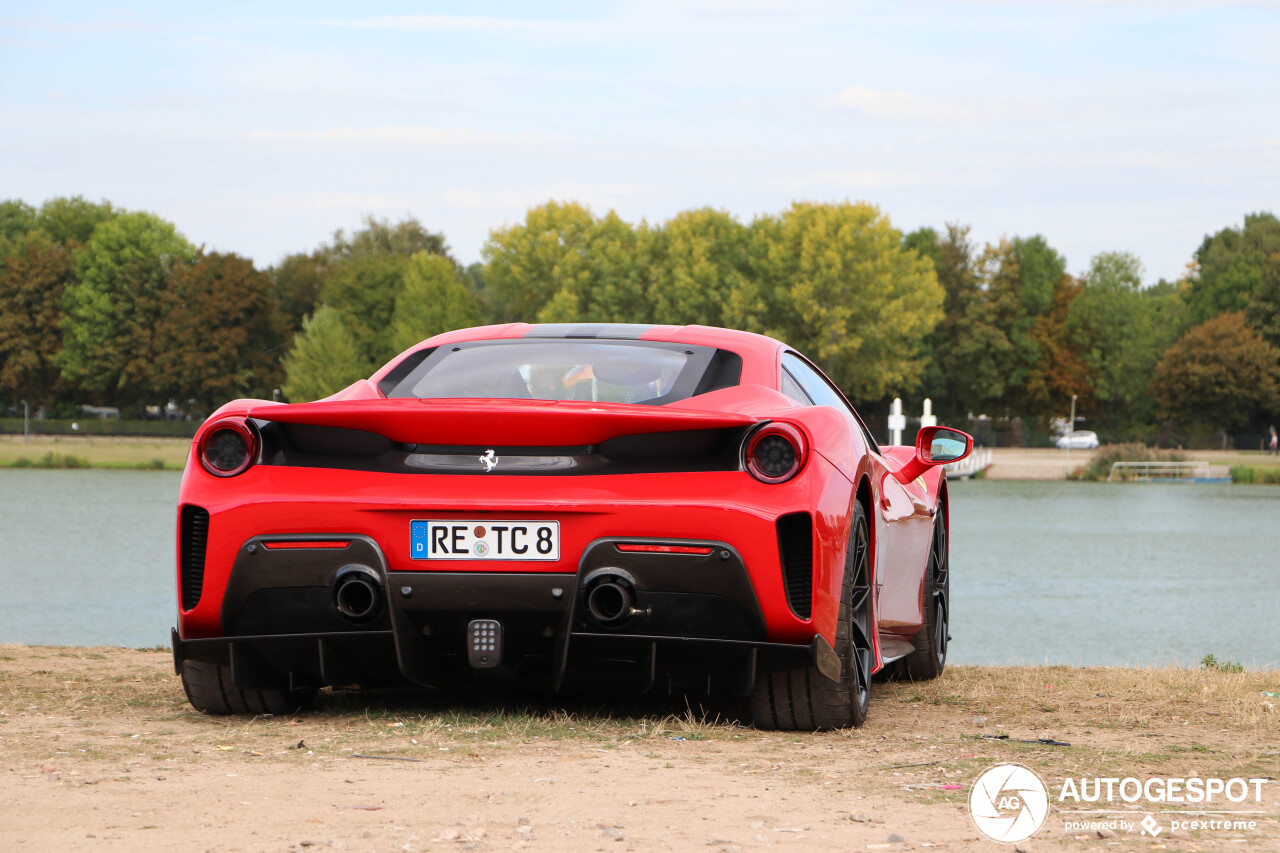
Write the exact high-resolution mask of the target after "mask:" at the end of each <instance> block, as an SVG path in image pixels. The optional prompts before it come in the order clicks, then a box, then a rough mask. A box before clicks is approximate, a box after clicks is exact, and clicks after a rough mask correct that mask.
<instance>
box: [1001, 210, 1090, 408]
mask: <svg viewBox="0 0 1280 853" xmlns="http://www.w3.org/2000/svg"><path fill="white" fill-rule="evenodd" d="M979 268H980V270H981V278H982V282H983V297H982V298H983V302H984V305H983V310H982V311H981V312H980V313H981V319H982V321H983V322H984V323H989V324H990V325H992V326H994V327H995V329H997V330H998V331H999V332H1000V335H1002V336H1003V338H1004V340H1003V341H1000V340H999V339H998V336H994V335H993V336H992V338H993V341H992V342H993V343H995V344H997V346H996V348H995V350H993V355H995V356H996V357H995V358H994V359H993V363H992V364H991V375H996V376H1001V377H1003V380H1002V382H1000V383H999V384H1000V385H1002V386H1003V387H1002V393H1001V394H1000V395H999V396H998V397H996V398H988V399H987V400H984V401H981V404H982V405H983V406H984V407H992V406H994V407H996V410H997V411H999V410H1000V409H1004V410H1005V411H1007V412H1009V413H1011V414H1015V415H1020V414H1047V413H1048V412H1049V411H1052V410H1054V409H1055V408H1056V405H1055V401H1054V400H1053V399H1052V397H1053V393H1052V383H1051V381H1050V380H1049V371H1050V370H1051V369H1052V365H1054V364H1060V365H1064V366H1065V363H1064V362H1063V359H1062V358H1061V354H1060V353H1054V352H1046V351H1045V350H1044V347H1045V343H1046V341H1047V340H1048V339H1050V338H1053V337H1054V335H1053V333H1051V332H1049V331H1048V330H1047V329H1046V328H1045V326H1046V323H1052V321H1051V320H1046V319H1044V318H1046V317H1048V316H1049V315H1050V314H1051V312H1052V311H1053V310H1054V306H1055V305H1059V306H1061V304H1062V301H1063V299H1064V297H1066V296H1068V295H1069V293H1070V289H1071V287H1072V286H1073V281H1071V280H1070V277H1069V276H1067V273H1066V261H1065V260H1064V259H1063V257H1062V256H1061V255H1059V254H1058V253H1057V252H1056V251H1055V250H1054V249H1053V248H1052V247H1051V246H1049V244H1048V241H1047V240H1045V238H1044V237H1042V236H1040V235H1038V234H1037V235H1035V236H1033V237H1015V238H1014V239H1012V240H1001V241H1000V243H998V244H996V245H988V246H987V247H986V248H985V249H984V250H983V252H982V255H981V258H980V261H979ZM1064 277H1065V278H1064ZM1001 413H1002V414H1003V412H1001Z"/></svg>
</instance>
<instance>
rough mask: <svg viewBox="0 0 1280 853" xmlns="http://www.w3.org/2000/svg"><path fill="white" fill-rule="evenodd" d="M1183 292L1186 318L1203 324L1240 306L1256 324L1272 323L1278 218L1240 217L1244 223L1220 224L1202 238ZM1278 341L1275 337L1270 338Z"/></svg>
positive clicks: (1278, 265) (1279, 264) (1279, 267)
mask: <svg viewBox="0 0 1280 853" xmlns="http://www.w3.org/2000/svg"><path fill="white" fill-rule="evenodd" d="M1195 257H1196V267H1195V270H1194V271H1193V273H1192V275H1191V287H1190V291H1189V293H1188V294H1187V305H1188V307H1189V308H1190V319H1191V322H1193V323H1203V322H1204V321H1206V320H1208V319H1209V318H1210V317H1214V316H1216V315H1218V314H1220V313H1222V312H1223V311H1244V312H1245V314H1246V318H1247V319H1249V321H1250V322H1252V323H1254V324H1255V328H1259V329H1262V328H1263V327H1264V326H1265V327H1267V328H1268V329H1270V328H1271V326H1272V323H1271V322H1270V321H1271V319H1272V318H1274V317H1275V315H1276V313H1277V312H1280V302H1277V301H1276V299H1275V297H1276V296H1277V295H1280V294H1275V292H1274V289H1275V287H1274V285H1273V286H1271V287H1264V282H1266V281H1275V280H1276V279H1277V277H1280V219H1277V218H1276V217H1275V216H1274V215H1272V214H1270V213H1254V214H1250V215H1248V216H1246V217H1245V218H1244V227H1243V228H1240V229H1237V228H1224V229H1222V230H1221V231H1219V232H1218V233H1217V234H1214V235H1212V236H1208V237H1205V238H1204V242H1203V243H1201V244H1200V248H1199V249H1197V250H1196V255H1195ZM1271 342H1272V343H1273V344H1280V336H1277V337H1273V338H1271Z"/></svg>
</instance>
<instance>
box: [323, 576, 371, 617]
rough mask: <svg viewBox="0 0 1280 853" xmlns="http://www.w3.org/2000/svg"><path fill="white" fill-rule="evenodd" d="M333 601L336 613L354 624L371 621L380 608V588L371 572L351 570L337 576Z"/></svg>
mask: <svg viewBox="0 0 1280 853" xmlns="http://www.w3.org/2000/svg"><path fill="white" fill-rule="evenodd" d="M334 600H335V602H336V604H337V606H338V612H339V613H341V614H342V615H343V616H345V617H347V618H348V619H351V620H353V621H356V622H363V621H366V620H368V619H372V618H373V617H374V616H376V615H377V613H378V611H379V609H381V607H382V588H381V587H380V585H379V584H378V580H377V578H376V577H374V576H373V574H372V573H371V572H368V571H365V570H363V569H353V570H351V571H348V572H344V573H342V574H340V575H338V580H337V590H336V592H335V593H334Z"/></svg>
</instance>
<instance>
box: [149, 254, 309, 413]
mask: <svg viewBox="0 0 1280 853" xmlns="http://www.w3.org/2000/svg"><path fill="white" fill-rule="evenodd" d="M160 307H161V312H160V321H159V322H158V323H157V325H156V330H155V348H156V351H157V352H159V353H161V354H162V357H161V358H160V359H159V360H158V362H157V363H156V370H155V377H154V382H155V384H156V385H157V386H158V387H160V388H162V389H163V391H164V392H165V394H166V395H167V396H169V397H172V398H176V399H179V400H184V401H185V400H195V401H196V402H197V403H199V404H201V406H202V407H203V409H204V410H205V411H211V410H213V409H214V408H216V407H217V406H219V405H221V404H222V403H225V402H226V401H227V400H230V399H234V398H238V397H260V398H265V399H270V398H271V390H272V389H273V388H275V387H276V385H277V384H278V383H279V382H280V380H281V378H282V377H283V371H282V369H281V367H280V356H281V354H282V351H283V350H284V346H285V340H286V335H287V334H288V332H287V325H286V321H285V318H284V317H283V316H282V315H281V314H280V311H279V309H278V307H277V304H276V300H275V297H274V295H273V294H272V283H271V278H270V276H268V275H267V274H266V273H262V272H258V271H257V270H256V269H254V267H253V262H252V261H250V260H248V259H247V258H242V257H240V256H238V255H232V254H218V253H214V254H208V255H202V256H200V257H199V258H197V259H196V262H195V263H194V264H191V265H190V266H184V267H179V268H178V269H176V270H175V271H174V272H173V274H172V275H171V276H170V280H169V286H168V288H167V289H166V290H165V291H164V293H163V294H162V295H161V299H160Z"/></svg>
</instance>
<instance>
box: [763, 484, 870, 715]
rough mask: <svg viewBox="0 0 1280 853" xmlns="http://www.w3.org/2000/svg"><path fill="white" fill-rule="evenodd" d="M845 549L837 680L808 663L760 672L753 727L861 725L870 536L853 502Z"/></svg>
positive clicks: (866, 682)
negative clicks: (799, 667) (801, 665)
mask: <svg viewBox="0 0 1280 853" xmlns="http://www.w3.org/2000/svg"><path fill="white" fill-rule="evenodd" d="M854 507H855V509H854V513H853V522H852V524H850V526H849V527H850V529H849V544H848V548H847V549H846V555H845V567H844V583H843V586H842V589H841V592H840V620H839V623H838V624H837V626H836V643H835V646H836V649H835V650H836V655H837V656H838V657H839V658H840V672H841V676H840V681H839V683H835V682H833V681H831V680H830V679H829V678H827V677H826V676H825V675H823V674H822V673H821V672H819V671H818V668H817V667H816V666H814V665H813V664H810V665H809V666H807V667H804V668H802V669H785V670H777V671H774V672H767V673H762V674H761V675H759V676H758V677H757V678H756V684H755V687H754V689H753V690H752V693H751V717H752V720H753V721H754V722H755V725H756V727H757V728H761V729H783V730H787V731H814V730H819V729H822V730H825V729H843V728H848V727H850V726H854V727H857V726H861V725H862V724H863V722H865V721H866V719H867V708H868V707H869V705H870V703H871V669H872V667H874V666H875V657H874V654H873V652H872V649H871V631H872V630H874V626H875V618H874V616H875V614H874V612H873V605H872V599H871V537H870V535H869V533H868V530H867V513H866V510H865V509H864V508H863V506H862V504H861V503H857V504H855V505H854Z"/></svg>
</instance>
